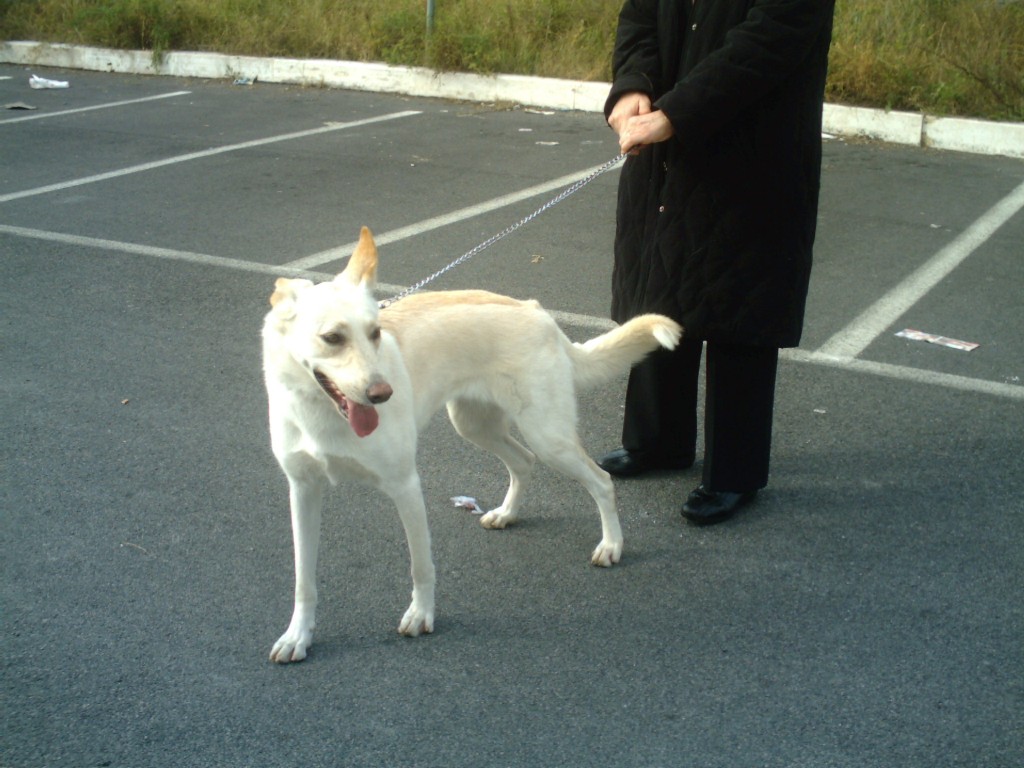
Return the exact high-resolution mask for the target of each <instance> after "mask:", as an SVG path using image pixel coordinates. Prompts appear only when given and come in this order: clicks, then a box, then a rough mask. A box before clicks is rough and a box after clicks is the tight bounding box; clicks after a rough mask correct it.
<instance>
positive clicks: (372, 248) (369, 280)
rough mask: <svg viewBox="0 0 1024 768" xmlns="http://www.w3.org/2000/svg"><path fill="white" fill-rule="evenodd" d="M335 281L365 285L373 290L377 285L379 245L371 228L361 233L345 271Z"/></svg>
mask: <svg viewBox="0 0 1024 768" xmlns="http://www.w3.org/2000/svg"><path fill="white" fill-rule="evenodd" d="M334 279H335V280H346V281H348V282H350V283H352V284H353V285H360V284H363V283H365V284H366V285H367V286H368V287H370V288H373V286H374V285H376V283H377V244H376V243H375V242H373V233H372V232H371V231H370V228H369V227H363V228H362V229H361V230H360V232H359V243H358V244H357V245H356V249H355V250H354V251H353V252H352V256H351V257H350V258H349V260H348V264H347V265H346V267H345V270H344V271H343V272H342V273H341V274H340V275H338V276H337V277H336V278H334Z"/></svg>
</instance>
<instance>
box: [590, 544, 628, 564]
mask: <svg viewBox="0 0 1024 768" xmlns="http://www.w3.org/2000/svg"><path fill="white" fill-rule="evenodd" d="M620 559H622V542H621V541H606V540H603V539H602V540H601V543H600V544H598V545H597V549H595V550H594V554H593V555H591V556H590V562H591V563H593V564H594V565H599V566H601V567H602V568H609V567H611V566H612V565H614V564H615V563H617V562H619V560H620Z"/></svg>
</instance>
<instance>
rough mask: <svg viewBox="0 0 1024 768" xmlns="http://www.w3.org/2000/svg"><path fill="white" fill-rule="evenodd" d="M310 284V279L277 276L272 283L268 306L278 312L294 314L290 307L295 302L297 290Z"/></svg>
mask: <svg viewBox="0 0 1024 768" xmlns="http://www.w3.org/2000/svg"><path fill="white" fill-rule="evenodd" d="M312 285H313V281H312V280H291V279H289V278H287V277H279V278H277V281H276V282H275V283H274V292H273V293H272V294H270V306H271V307H273V308H274V311H275V312H277V313H278V314H282V315H286V314H294V311H293V310H292V307H293V306H294V304H295V296H296V295H297V294H298V292H299V291H301V290H303V289H305V288H309V287H311V286H312Z"/></svg>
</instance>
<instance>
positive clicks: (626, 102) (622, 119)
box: [608, 91, 651, 136]
mask: <svg viewBox="0 0 1024 768" xmlns="http://www.w3.org/2000/svg"><path fill="white" fill-rule="evenodd" d="M650 111H651V97H650V96H648V95H647V94H646V93H644V92H643V91H627V92H626V93H624V94H622V96H620V97H619V100H618V101H616V102H615V106H614V107H612V113H611V114H610V115H609V116H608V125H610V126H611V127H612V130H613V131H615V133H617V134H618V135H619V136H621V135H622V131H623V130H624V129H625V127H626V121H627V120H629V118H631V117H636V116H637V115H646V114H648V113H649V112H650Z"/></svg>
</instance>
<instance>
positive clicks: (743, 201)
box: [605, 0, 834, 347]
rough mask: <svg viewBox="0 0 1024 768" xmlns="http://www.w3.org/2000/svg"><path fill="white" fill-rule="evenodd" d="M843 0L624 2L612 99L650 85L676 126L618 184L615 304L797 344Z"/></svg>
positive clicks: (751, 340)
mask: <svg viewBox="0 0 1024 768" xmlns="http://www.w3.org/2000/svg"><path fill="white" fill-rule="evenodd" d="M833 9H834V0H696V3H694V4H691V1H690V0H627V2H626V4H625V6H624V7H623V9H622V12H621V14H620V18H619V28H618V33H617V37H616V41H615V52H614V56H613V60H612V66H613V72H614V77H613V83H612V90H611V93H610V95H609V98H608V102H607V104H606V107H605V114H606V116H607V115H609V114H610V113H611V109H612V107H613V106H614V104H615V102H616V100H617V99H618V97H619V96H620V95H622V94H623V93H625V92H627V91H636V90H639V91H644V92H646V93H648V94H650V96H651V97H652V99H653V100H654V107H655V108H657V109H661V110H662V111H664V113H665V115H666V116H667V117H668V118H669V120H670V121H671V123H672V126H673V128H674V130H675V136H674V137H673V138H672V139H670V140H669V141H666V142H662V143H659V144H655V145H652V146H650V147H646V148H644V149H643V150H642V151H641V153H640V154H639V155H638V156H631V157H630V158H629V159H627V161H626V164H625V166H624V167H623V170H622V176H621V179H620V182H619V193H618V194H619V199H618V213H617V221H616V235H615V266H614V273H613V277H612V293H613V298H612V317H613V318H614V319H615V320H617V321H619V322H622V321H624V320H626V319H628V318H630V317H632V316H634V315H636V314H639V313H642V312H662V313H664V314H667V315H670V316H671V317H674V318H675V319H677V320H678V321H679V322H681V323H682V324H683V326H684V327H685V329H686V335H687V336H688V337H689V338H693V339H709V340H714V341H722V342H731V343H746V344H757V345H764V346H776V347H788V346H796V345H797V344H798V343H799V341H800V334H801V331H802V328H803V316H804V305H805V303H806V299H807V287H808V280H809V277H810V271H811V249H812V245H813V242H814V233H815V225H816V220H817V207H818V190H819V179H820V172H821V110H822V98H823V93H824V87H825V71H826V66H827V59H828V49H829V44H830V42H831V37H832V13H833Z"/></svg>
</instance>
